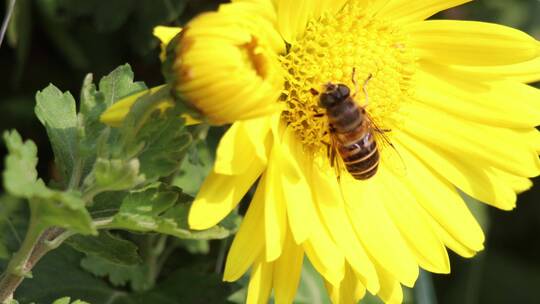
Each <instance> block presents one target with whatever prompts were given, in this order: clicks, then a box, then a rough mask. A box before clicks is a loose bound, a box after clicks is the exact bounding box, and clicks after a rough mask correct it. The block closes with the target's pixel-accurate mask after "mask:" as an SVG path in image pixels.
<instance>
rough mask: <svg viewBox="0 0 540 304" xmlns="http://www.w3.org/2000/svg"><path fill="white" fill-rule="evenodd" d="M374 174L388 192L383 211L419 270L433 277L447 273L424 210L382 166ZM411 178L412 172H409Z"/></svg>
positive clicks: (440, 246)
mask: <svg viewBox="0 0 540 304" xmlns="http://www.w3.org/2000/svg"><path fill="white" fill-rule="evenodd" d="M380 167H381V168H380V169H379V172H378V173H377V174H380V175H381V177H382V178H381V179H380V180H381V182H382V186H383V187H384V188H386V189H391V190H389V191H381V196H383V197H385V198H384V199H382V201H383V202H384V203H385V207H386V210H387V212H388V214H389V215H390V217H391V218H392V221H393V222H394V224H395V225H396V227H397V228H398V229H399V231H400V233H401V235H402V236H403V238H404V239H405V240H406V242H407V244H408V245H409V248H410V250H411V252H412V253H413V254H414V256H415V257H416V261H417V262H418V264H419V265H420V267H422V268H424V269H426V270H429V271H431V272H436V273H449V272H450V261H449V260H448V254H447V252H446V248H445V247H444V244H443V242H442V241H441V240H440V239H439V237H438V235H437V234H436V232H435V231H434V230H433V229H432V227H431V224H430V223H429V220H428V218H427V214H426V213H425V210H423V209H422V207H421V206H419V204H418V202H417V201H416V198H415V197H414V195H413V194H412V193H411V191H410V189H409V188H408V187H407V186H406V185H404V184H403V183H402V181H401V179H400V178H397V177H395V176H394V175H393V174H389V173H390V172H391V171H390V170H389V169H387V168H386V167H385V163H384V162H383V163H381V166H380ZM411 174H412V172H411Z"/></svg>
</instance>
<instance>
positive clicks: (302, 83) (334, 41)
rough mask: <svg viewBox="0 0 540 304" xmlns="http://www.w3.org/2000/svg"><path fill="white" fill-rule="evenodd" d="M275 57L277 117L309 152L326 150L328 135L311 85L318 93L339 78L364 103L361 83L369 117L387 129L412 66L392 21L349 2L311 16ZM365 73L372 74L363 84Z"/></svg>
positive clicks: (402, 37) (394, 117)
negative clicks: (279, 80)
mask: <svg viewBox="0 0 540 304" xmlns="http://www.w3.org/2000/svg"><path fill="white" fill-rule="evenodd" d="M280 59H281V63H282V66H283V68H284V70H285V71H286V75H285V80H286V81H285V89H284V92H283V95H282V99H281V100H282V102H284V103H285V104H286V107H285V110H284V111H283V114H282V117H283V119H285V121H286V122H287V123H288V125H289V126H290V127H292V128H293V129H294V130H295V132H296V134H297V136H298V138H299V139H300V140H301V141H302V143H303V144H304V147H305V148H307V149H309V150H311V151H313V152H315V153H317V152H322V151H323V148H324V153H326V145H325V144H324V143H328V142H329V141H328V136H329V134H328V120H327V117H326V115H324V114H325V111H324V109H323V108H321V107H319V105H318V102H319V96H317V95H314V94H313V93H312V92H311V91H312V89H315V90H317V91H319V92H323V91H324V85H325V84H327V83H329V82H331V83H343V84H346V85H347V86H349V88H350V89H351V94H352V95H354V99H355V100H356V102H357V103H358V104H359V105H360V106H364V105H365V101H366V96H365V94H364V92H363V90H362V88H363V86H364V84H365V85H366V91H367V95H368V96H369V103H368V104H367V105H366V111H367V112H368V114H369V116H370V118H371V119H372V121H373V122H374V123H375V124H377V126H378V127H379V128H381V129H392V128H393V127H395V126H396V124H398V123H399V120H400V119H399V117H400V115H397V114H399V111H400V108H401V105H402V103H403V102H404V101H406V100H408V96H409V95H410V94H411V92H410V88H411V85H410V82H411V78H412V76H413V73H414V71H415V69H416V68H415V60H414V57H413V54H412V52H411V51H410V48H407V41H406V37H405V35H404V34H403V33H402V32H401V31H400V30H399V29H398V28H397V26H394V25H392V24H390V23H388V22H385V21H384V20H377V19H376V18H375V17H368V16H366V14H365V10H364V8H362V7H361V6H360V5H359V4H354V3H350V4H348V5H346V6H345V7H344V8H343V9H342V10H341V11H340V12H338V13H337V14H333V15H323V16H322V17H321V18H319V19H316V20H312V21H311V22H310V23H309V24H308V26H307V28H306V31H305V33H304V36H303V37H302V38H300V39H299V40H297V41H296V42H294V43H293V44H292V45H291V46H290V48H289V51H288V52H287V54H285V55H283V56H282V57H281V58H280ZM353 69H355V70H356V71H355V73H354V78H355V81H356V83H357V86H355V85H354V84H353ZM369 75H372V78H371V79H370V80H369V81H368V82H367V83H366V80H367V79H368V77H369Z"/></svg>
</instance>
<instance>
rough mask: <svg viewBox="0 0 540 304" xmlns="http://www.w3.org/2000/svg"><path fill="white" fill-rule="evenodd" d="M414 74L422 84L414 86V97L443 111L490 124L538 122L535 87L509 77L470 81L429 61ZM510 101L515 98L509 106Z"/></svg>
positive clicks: (520, 125)
mask: <svg viewBox="0 0 540 304" xmlns="http://www.w3.org/2000/svg"><path fill="white" fill-rule="evenodd" d="M424 71H425V72H424ZM417 77H418V82H419V83H422V85H419V86H418V87H417V89H416V94H415V97H416V99H417V100H418V101H421V102H422V103H425V104H428V105H430V106H433V107H436V108H438V109H440V110H442V111H444V112H447V113H453V114H455V115H457V116H459V117H463V118H466V119H470V120H474V121H477V122H480V123H483V124H490V125H493V126H502V127H509V128H526V127H534V126H536V125H539V124H540V107H539V106H538V102H539V100H540V90H538V89H536V88H533V87H530V86H528V85H525V84H521V83H517V82H514V81H509V80H497V81H483V82H480V81H475V82H471V81H469V80H470V78H469V77H463V73H456V72H454V71H451V70H449V69H447V68H445V67H442V66H436V65H429V64H423V65H422V70H421V71H419V72H418V73H417ZM471 77H472V76H471ZM509 100H514V102H512V105H511V106H509Z"/></svg>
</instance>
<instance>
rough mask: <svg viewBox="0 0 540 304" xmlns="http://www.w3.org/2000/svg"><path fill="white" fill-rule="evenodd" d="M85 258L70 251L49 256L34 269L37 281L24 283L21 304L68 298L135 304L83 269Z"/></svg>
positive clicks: (19, 291)
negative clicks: (82, 261) (82, 260)
mask: <svg viewBox="0 0 540 304" xmlns="http://www.w3.org/2000/svg"><path fill="white" fill-rule="evenodd" d="M81 257H82V254H80V253H79V252H77V251H75V250H73V249H71V248H69V247H67V246H61V247H60V248H58V249H56V250H53V251H51V252H50V253H48V254H47V255H46V256H45V257H44V258H43V259H42V260H41V261H40V262H39V263H38V264H37V265H36V267H34V269H33V271H32V273H33V279H31V280H24V281H23V283H22V284H21V286H20V287H19V288H18V289H17V292H16V294H15V295H16V297H17V299H18V300H19V301H20V302H21V303H32V302H35V303H52V302H53V301H55V300H56V299H58V298H61V297H64V296H66V295H68V296H70V297H72V298H77V299H81V300H83V301H86V302H88V303H96V304H97V303H111V304H120V303H125V304H127V303H134V302H132V301H125V298H127V297H128V294H127V293H126V292H125V291H120V290H115V289H113V288H111V287H110V286H109V285H108V284H107V283H106V282H104V281H103V280H101V279H98V278H96V277H94V276H93V275H92V274H90V273H88V272H86V271H84V270H83V269H81V267H80V260H81Z"/></svg>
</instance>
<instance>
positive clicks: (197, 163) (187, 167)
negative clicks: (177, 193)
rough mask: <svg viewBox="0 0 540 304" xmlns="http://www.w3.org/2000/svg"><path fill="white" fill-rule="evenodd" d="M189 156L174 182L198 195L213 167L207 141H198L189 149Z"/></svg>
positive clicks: (190, 193) (186, 191)
mask: <svg viewBox="0 0 540 304" xmlns="http://www.w3.org/2000/svg"><path fill="white" fill-rule="evenodd" d="M188 155H189V157H186V158H184V160H183V162H182V165H181V166H180V173H179V174H178V176H177V177H176V178H175V179H174V182H173V184H174V185H175V186H178V187H180V188H182V190H183V191H184V192H185V193H188V194H189V195H193V196H194V195H196V194H197V192H199V189H200V188H201V184H202V183H203V181H204V179H205V178H206V176H207V175H208V172H210V170H211V169H212V164H213V162H214V161H213V158H212V155H211V153H210V150H209V149H208V145H206V143H205V142H198V143H197V144H196V145H194V146H192V148H191V149H190V151H189V154H188Z"/></svg>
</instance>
